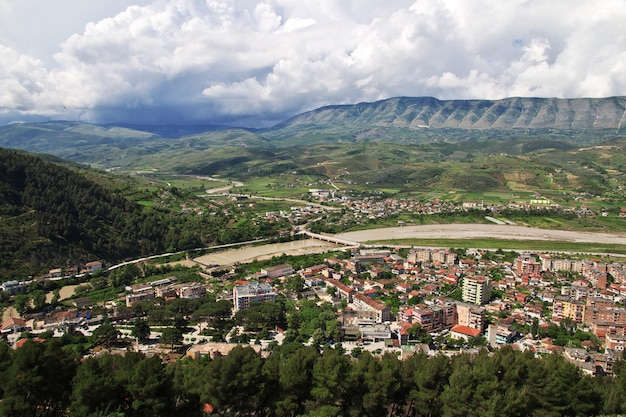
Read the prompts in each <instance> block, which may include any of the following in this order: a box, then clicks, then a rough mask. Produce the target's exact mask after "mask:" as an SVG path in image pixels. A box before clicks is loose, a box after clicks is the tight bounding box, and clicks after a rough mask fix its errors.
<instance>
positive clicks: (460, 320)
mask: <svg viewBox="0 0 626 417" xmlns="http://www.w3.org/2000/svg"><path fill="white" fill-rule="evenodd" d="M456 314H457V324H460V325H461V326H466V327H470V328H472V329H478V330H480V331H482V330H483V328H484V325H485V308H484V307H480V306H476V305H472V304H467V303H461V302H459V301H457V302H456Z"/></svg>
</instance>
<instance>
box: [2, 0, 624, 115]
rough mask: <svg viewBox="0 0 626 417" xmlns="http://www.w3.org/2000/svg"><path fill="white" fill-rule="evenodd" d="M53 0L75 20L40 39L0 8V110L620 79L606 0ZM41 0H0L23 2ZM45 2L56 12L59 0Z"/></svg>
mask: <svg viewBox="0 0 626 417" xmlns="http://www.w3.org/2000/svg"><path fill="white" fill-rule="evenodd" d="M59 1H62V2H65V3H66V4H69V3H71V4H73V5H76V9H72V10H74V12H73V13H71V15H70V16H69V17H67V18H68V19H70V20H71V21H69V22H68V25H67V26H68V27H71V28H74V29H73V30H74V33H73V34H66V35H65V36H64V38H62V39H60V40H59V41H58V42H56V43H55V44H54V45H51V44H50V42H49V41H48V42H42V45H46V47H45V48H43V47H39V48H29V47H27V45H28V44H29V43H28V42H26V38H24V35H20V34H19V33H18V28H17V26H16V25H15V24H13V25H11V24H9V22H8V20H9V18H8V17H7V18H4V20H3V19H2V18H0V23H4V22H7V26H2V29H0V59H1V61H0V88H2V90H1V91H0V120H2V114H3V113H6V114H11V117H13V116H14V115H15V114H16V112H17V113H22V114H42V115H48V116H50V117H60V116H63V113H66V115H67V116H69V117H79V118H83V119H92V120H94V121H130V120H128V119H129V118H137V119H138V121H141V120H142V119H143V120H146V121H149V120H161V121H164V120H165V121H167V120H168V119H167V118H168V115H169V117H170V119H171V120H169V121H175V120H180V121H185V120H186V119H197V118H199V119H200V120H195V121H196V122H197V121H207V122H215V121H220V120H223V119H229V120H232V119H233V118H238V120H242V119H241V118H242V117H248V118H250V123H252V120H255V119H258V120H272V121H274V120H277V119H280V118H281V117H286V116H287V115H291V114H294V113H297V112H300V111H305V110H309V109H311V108H314V107H317V106H321V105H325V104H337V103H352V102H358V101H371V100H377V99H381V98H385V97H391V96H398V95H404V96H423V95H432V96H435V97H438V98H442V99H453V98H490V99H495V98H503V97H507V96H557V97H582V96H594V97H599V96H610V95H625V94H626V71H625V67H626V33H625V32H624V31H623V29H622V26H623V22H624V21H626V3H624V2H623V1H621V0H605V1H603V2H601V3H598V2H593V4H592V2H584V1H569V0H527V1H526V0H511V1H505V2H503V1H498V0H472V1H467V0H396V1H392V2H380V1H379V0H360V1H358V2H356V1H351V2H348V1H343V0H318V1H312V0H266V1H253V0H237V1H235V0H206V1H202V0H170V1H166V0H154V1H150V0H143V1H141V3H137V4H136V5H134V6H130V7H126V5H127V2H122V1H121V0H120V1H118V0H116V1H114V2H113V3H111V4H112V6H110V7H111V8H110V9H108V10H109V14H108V15H106V14H105V11H106V10H105V9H104V8H101V9H99V10H98V13H96V12H93V11H92V12H91V13H87V11H86V10H85V9H86V7H85V6H84V4H85V3H84V2H83V3H80V4H82V6H79V5H78V3H76V1H77V0H59ZM104 3H106V2H104ZM44 4H48V5H49V3H47V2H46V0H24V4H22V3H21V2H20V3H19V4H18V3H15V2H8V1H7V0H5V1H3V0H0V10H2V11H5V12H6V13H7V14H8V15H10V16H14V17H15V16H22V17H23V16H27V15H29V14H28V12H31V13H32V12H33V8H35V7H37V6H42V5H44ZM45 7H46V11H47V13H49V16H48V18H49V19H48V20H49V21H50V22H58V21H62V20H63V10H62V9H63V8H62V7H59V9H60V10H55V9H54V8H51V7H48V6H45ZM55 13H57V15H55ZM82 16H84V17H82ZM94 16H95V17H96V18H94ZM81 17H82V18H83V20H80V19H81ZM90 19H91V20H92V21H91V22H90ZM18 20H19V19H18ZM54 27H55V28H57V29H59V28H60V27H61V25H57V24H55V26H54ZM76 28H80V29H76ZM46 29H47V28H46V26H45V24H42V25H41V27H40V28H39V30H37V29H35V30H34V31H33V32H34V33H32V34H30V35H28V40H31V41H33V40H34V41H37V39H43V37H44V36H45V33H46ZM59 30H60V29H59ZM54 33H61V32H59V31H58V30H57V31H54ZM20 36H22V38H20ZM20 39H21V41H20ZM2 45H4V46H2ZM57 45H58V46H57ZM44 49H45V50H44ZM173 109H176V110H173Z"/></svg>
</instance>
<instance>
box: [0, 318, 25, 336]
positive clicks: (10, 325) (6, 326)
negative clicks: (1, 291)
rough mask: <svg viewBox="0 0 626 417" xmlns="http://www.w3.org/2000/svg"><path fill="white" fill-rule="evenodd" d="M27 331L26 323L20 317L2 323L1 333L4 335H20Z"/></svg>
mask: <svg viewBox="0 0 626 417" xmlns="http://www.w3.org/2000/svg"><path fill="white" fill-rule="evenodd" d="M25 329H26V321H24V319H21V318H19V317H11V318H10V319H8V320H6V321H5V322H3V323H2V327H0V332H2V333H18V332H21V331H23V330H25Z"/></svg>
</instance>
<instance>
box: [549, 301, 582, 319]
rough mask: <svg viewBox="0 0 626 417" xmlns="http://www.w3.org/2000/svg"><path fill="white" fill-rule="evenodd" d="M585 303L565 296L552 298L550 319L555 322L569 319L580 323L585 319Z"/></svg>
mask: <svg viewBox="0 0 626 417" xmlns="http://www.w3.org/2000/svg"><path fill="white" fill-rule="evenodd" d="M585 308H586V305H585V302H584V301H581V300H577V299H575V298H571V297H568V296H566V295H557V296H556V297H554V304H553V305H552V318H553V319H554V320H556V321H561V320H562V319H566V318H569V319H571V320H572V321H573V322H575V323H582V322H583V321H584V318H585Z"/></svg>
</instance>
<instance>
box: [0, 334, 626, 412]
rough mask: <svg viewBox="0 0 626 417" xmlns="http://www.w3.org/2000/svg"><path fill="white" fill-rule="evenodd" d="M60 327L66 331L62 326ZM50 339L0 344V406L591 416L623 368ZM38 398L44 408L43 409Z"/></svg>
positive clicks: (623, 398) (623, 387)
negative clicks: (81, 355) (127, 348)
mask: <svg viewBox="0 0 626 417" xmlns="http://www.w3.org/2000/svg"><path fill="white" fill-rule="evenodd" d="M68 337H70V336H69V335H68ZM62 344H63V342H62V340H61V339H50V340H47V341H41V340H40V341H39V343H37V342H30V341H29V342H27V343H25V344H24V345H23V346H22V347H20V348H19V349H17V350H15V351H10V350H9V349H8V347H7V345H5V344H1V345H0V370H1V371H2V372H0V395H1V396H2V402H1V403H0V412H1V413H2V415H7V416H26V415H28V416H36V415H46V416H61V415H67V411H68V410H69V412H70V414H69V415H72V416H146V417H148V416H150V417H154V416H173V415H176V416H201V415H206V414H204V412H208V411H211V412H212V413H213V414H215V415H219V416H257V417H263V416H268V417H270V416H316V417H318V416H319V417H321V416H354V417H357V416H359V417H360V416H371V417H384V416H463V417H467V416H480V417H483V416H507V417H515V416H520V417H522V416H523V417H526V416H594V415H617V414H621V413H624V412H626V369H625V368H624V364H623V362H622V361H620V362H618V363H617V364H616V365H615V372H616V375H617V376H616V377H596V378H592V377H589V376H583V375H582V374H581V372H580V371H579V370H578V368H576V366H575V365H573V364H571V363H568V362H566V361H565V359H563V357H562V356H560V355H550V356H547V357H544V358H541V359H537V358H535V357H534V355H533V353H532V352H525V353H520V352H515V351H513V350H512V349H510V348H503V349H500V350H498V351H496V352H494V353H493V354H492V355H490V354H489V353H488V352H487V351H483V352H481V353H480V354H478V355H477V356H472V355H470V354H461V355H458V356H454V357H451V358H450V357H447V356H444V355H441V356H437V357H434V358H428V356H427V355H425V354H418V355H415V356H412V357H410V358H408V359H406V360H403V361H400V360H398V359H397V357H396V356H395V355H391V354H386V355H384V356H383V357H382V358H377V357H374V356H372V355H371V354H369V353H362V354H361V355H360V356H358V359H354V360H353V359H350V357H349V356H347V355H344V354H342V352H341V347H339V346H338V347H336V348H334V349H333V348H330V347H327V348H325V349H324V350H323V352H322V353H320V352H319V351H318V350H316V349H315V348H313V347H304V346H301V345H300V344H292V343H287V344H284V345H282V346H280V347H276V349H275V350H274V351H273V352H272V353H271V354H270V356H269V357H268V358H263V357H262V356H260V355H259V354H258V353H256V352H255V351H254V350H253V349H251V348H249V347H246V348H243V347H238V348H235V349H234V350H232V351H231V353H230V354H229V355H228V356H224V357H217V358H215V359H209V358H208V357H205V358H202V359H197V360H192V359H189V360H184V361H178V362H176V363H173V364H165V363H164V362H163V361H162V360H161V358H159V357H156V356H155V357H151V358H147V357H144V356H143V355H142V354H139V353H134V352H126V354H125V355H124V356H121V355H111V354H104V355H101V356H98V357H95V358H94V357H90V358H87V359H85V360H82V361H81V360H79V359H78V357H77V356H75V355H74V354H73V353H71V350H64V349H63V348H62V346H61V345H62ZM43 410H45V412H44V411H43Z"/></svg>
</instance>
